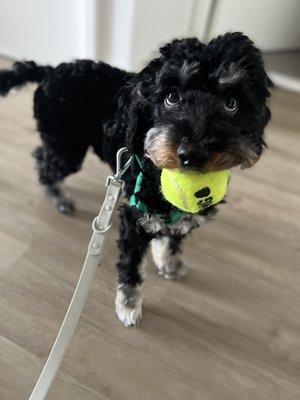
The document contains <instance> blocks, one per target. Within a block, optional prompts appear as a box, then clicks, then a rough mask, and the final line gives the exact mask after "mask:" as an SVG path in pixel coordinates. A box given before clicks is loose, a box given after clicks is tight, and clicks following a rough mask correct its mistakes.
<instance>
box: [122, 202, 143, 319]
mask: <svg viewBox="0 0 300 400" xmlns="http://www.w3.org/2000/svg"><path fill="white" fill-rule="evenodd" d="M139 217H140V215H139V214H137V212H136V210H135V209H133V208H131V207H127V206H126V207H125V208H124V209H123V210H122V214H121V225H120V239H119V250H120V259H119V262H118V264H117V270H118V289H117V296H116V313H117V315H118V318H119V320H120V321H121V322H122V323H123V324H124V325H125V326H131V325H136V324H137V323H138V321H139V320H140V319H141V317H142V301H143V296H142V287H141V285H142V281H143V274H144V268H145V263H144V262H143V259H144V256H145V253H146V250H147V247H148V244H149V241H150V237H149V235H148V234H147V233H145V232H144V231H143V230H141V229H138V226H137V221H138V219H139Z"/></svg>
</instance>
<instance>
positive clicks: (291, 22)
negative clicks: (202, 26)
mask: <svg viewBox="0 0 300 400" xmlns="http://www.w3.org/2000/svg"><path fill="white" fill-rule="evenodd" d="M228 31H242V32H244V33H246V34H247V35H248V36H250V38H252V39H253V40H254V42H255V43H256V44H257V46H258V47H260V48H261V49H262V50H265V51H275V50H287V49H288V50H289V49H294V48H296V49H297V48H298V49H299V48H300V1H299V0H219V1H217V3H216V9H215V14H214V19H213V23H212V27H211V30H210V33H209V37H210V38H211V37H214V36H215V35H217V34H220V33H225V32H228Z"/></svg>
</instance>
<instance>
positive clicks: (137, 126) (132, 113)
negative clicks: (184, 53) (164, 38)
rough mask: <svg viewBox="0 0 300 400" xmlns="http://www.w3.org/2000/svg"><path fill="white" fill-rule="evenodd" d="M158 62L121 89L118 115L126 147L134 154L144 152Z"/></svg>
mask: <svg viewBox="0 0 300 400" xmlns="http://www.w3.org/2000/svg"><path fill="white" fill-rule="evenodd" d="M159 64H160V60H159V59H155V60H153V61H151V63H150V64H149V65H148V66H147V67H145V68H144V69H143V70H142V71H141V72H139V73H137V74H136V75H135V76H134V77H133V78H132V79H131V80H130V81H129V83H128V84H127V85H126V86H125V87H124V88H123V89H122V91H121V93H120V97H119V113H120V114H121V120H122V121H123V123H122V125H123V126H125V130H126V146H127V147H128V149H129V150H130V151H131V152H132V153H135V154H138V155H142V154H143V152H144V138H145V135H146V133H147V131H148V130H149V129H150V128H151V122H152V113H151V94H152V91H153V87H154V82H155V78H156V71H157V70H158V68H159Z"/></svg>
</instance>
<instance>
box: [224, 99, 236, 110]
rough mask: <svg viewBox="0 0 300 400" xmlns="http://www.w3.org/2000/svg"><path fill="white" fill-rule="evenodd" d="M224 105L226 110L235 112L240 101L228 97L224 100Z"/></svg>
mask: <svg viewBox="0 0 300 400" xmlns="http://www.w3.org/2000/svg"><path fill="white" fill-rule="evenodd" d="M223 107H224V109H225V111H227V112H230V113H234V112H236V111H237V109H238V107H239V105H238V101H237V100H236V99H235V98H234V97H227V98H226V99H225V100H224V102H223Z"/></svg>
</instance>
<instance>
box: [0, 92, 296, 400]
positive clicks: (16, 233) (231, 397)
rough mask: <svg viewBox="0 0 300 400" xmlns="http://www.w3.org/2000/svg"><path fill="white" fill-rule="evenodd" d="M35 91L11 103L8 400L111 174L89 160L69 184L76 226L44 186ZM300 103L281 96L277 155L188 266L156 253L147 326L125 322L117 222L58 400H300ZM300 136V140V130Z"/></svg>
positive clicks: (78, 260) (46, 331)
mask: <svg viewBox="0 0 300 400" xmlns="http://www.w3.org/2000/svg"><path fill="white" fill-rule="evenodd" d="M32 91H33V87H26V88H24V89H23V90H22V91H20V92H18V93H15V94H11V95H10V96H9V97H7V98H5V99H1V100H0V275H1V276H0V398H1V400H26V399H28V396H29V394H30V392H31V390H32V388H33V386H34V383H35V381H36V379H37V377H38V374H39V373H40V371H41V369H42V367H43V364H44V362H45V360H46V357H47V355H48V353H49V350H50V348H51V346H52V343H53V340H54V338H55V336H56V334H57V331H58V329H59V327H60V324H61V322H62V319H63V317H64V314H65V312H66V309H67V306H68V303H69V300H70V298H71V296H72V293H73V290H74V287H75V284H76V281H77V279H78V276H79V273H80V269H81V266H82V263H83V260H84V256H85V251H86V247H87V244H88V241H89V238H90V235H91V227H90V224H91V221H92V219H93V216H94V215H95V214H96V213H97V211H98V208H99V204H100V202H101V200H102V199H103V196H104V192H105V188H104V181H105V176H106V174H107V172H108V169H107V168H106V167H105V166H103V165H102V164H101V163H99V162H98V160H97V159H96V157H95V156H94V155H92V154H90V155H89V156H88V158H87V160H86V162H85V165H84V168H83V170H82V171H81V172H80V173H79V174H77V175H76V176H73V177H71V178H70V179H69V180H68V181H67V188H68V191H69V193H70V194H71V196H72V197H73V198H74V199H76V201H77V208H78V211H77V214H76V216H75V217H73V218H71V217H66V216H62V215H59V214H58V213H57V212H56V211H55V210H54V209H53V208H52V207H51V206H50V205H49V204H48V202H47V201H46V200H45V196H44V194H43V192H42V190H41V188H40V186H39V185H38V184H37V182H36V174H35V171H34V163H33V159H32V157H31V156H30V153H31V151H32V150H33V149H34V147H35V145H36V144H37V143H38V137H37V135H36V133H35V131H34V129H35V126H34V121H33V119H32V116H31V115H32ZM299 105H300V100H299V97H297V96H295V95H291V94H288V93H283V92H278V93H276V94H275V96H274V101H273V109H274V122H273V124H272V125H271V126H270V127H269V129H268V131H267V137H268V142H269V144H270V148H269V150H268V151H267V152H266V154H265V156H264V157H263V159H262V160H261V161H260V162H259V164H258V165H257V166H256V167H255V168H253V169H252V170H249V171H246V172H242V171H236V173H234V175H233V179H232V183H231V188H230V193H229V196H228V204H227V205H225V206H223V207H222V211H221V212H220V214H219V216H218V217H217V218H216V220H215V221H214V222H213V223H211V224H209V225H207V226H206V227H204V228H203V229H200V230H198V231H197V232H195V233H194V234H193V235H192V236H191V237H190V238H189V239H188V240H187V242H186V246H185V249H186V251H185V253H184V259H185V261H186V263H188V264H189V266H190V270H189V274H188V276H187V278H186V279H185V280H183V281H181V282H170V281H165V280H163V279H161V278H160V277H159V276H158V275H157V274H156V272H155V270H154V267H153V264H152V262H151V260H150V257H149V265H148V277H147V279H146V283H145V288H144V289H145V290H144V294H145V302H144V318H143V321H142V324H141V326H140V327H139V328H136V329H134V328H133V329H128V328H127V329H126V328H124V327H123V326H122V325H121V324H120V323H119V321H118V320H117V318H116V316H115V314H114V294H115V293H114V292H115V271H114V264H115V262H116V258H117V251H116V244H115V240H116V238H117V230H118V223H117V219H115V223H114V225H113V228H112V231H111V232H110V239H109V241H108V243H107V246H106V248H105V255H104V259H103V266H102V267H101V268H99V270H98V273H97V277H96V279H95V281H94V283H93V286H92V290H91V292H90V295H89V298H88V301H87V304H86V307H85V310H84V313H83V315H82V317H81V319H80V322H79V325H78V328H77V330H76V334H75V336H74V337H73V340H72V343H71V346H70V347H69V349H68V351H67V353H66V356H65V358H64V360H63V364H62V366H61V370H60V373H59V374H58V376H57V378H56V379H55V381H54V384H53V386H52V388H51V391H50V392H49V395H48V397H47V399H49V400H50V399H52V400H77V399H85V400H104V399H106V400H107V399H111V400H140V399H142V400H171V399H172V400H179V399H180V400H195V399H197V400H198V399H199V400H246V399H247V400H263V399H264V400H265V399H268V400H297V399H300V261H299V255H300V186H299V181H300V164H299V160H300V132H299V127H300V119H299ZM297 129H298V131H297Z"/></svg>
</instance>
